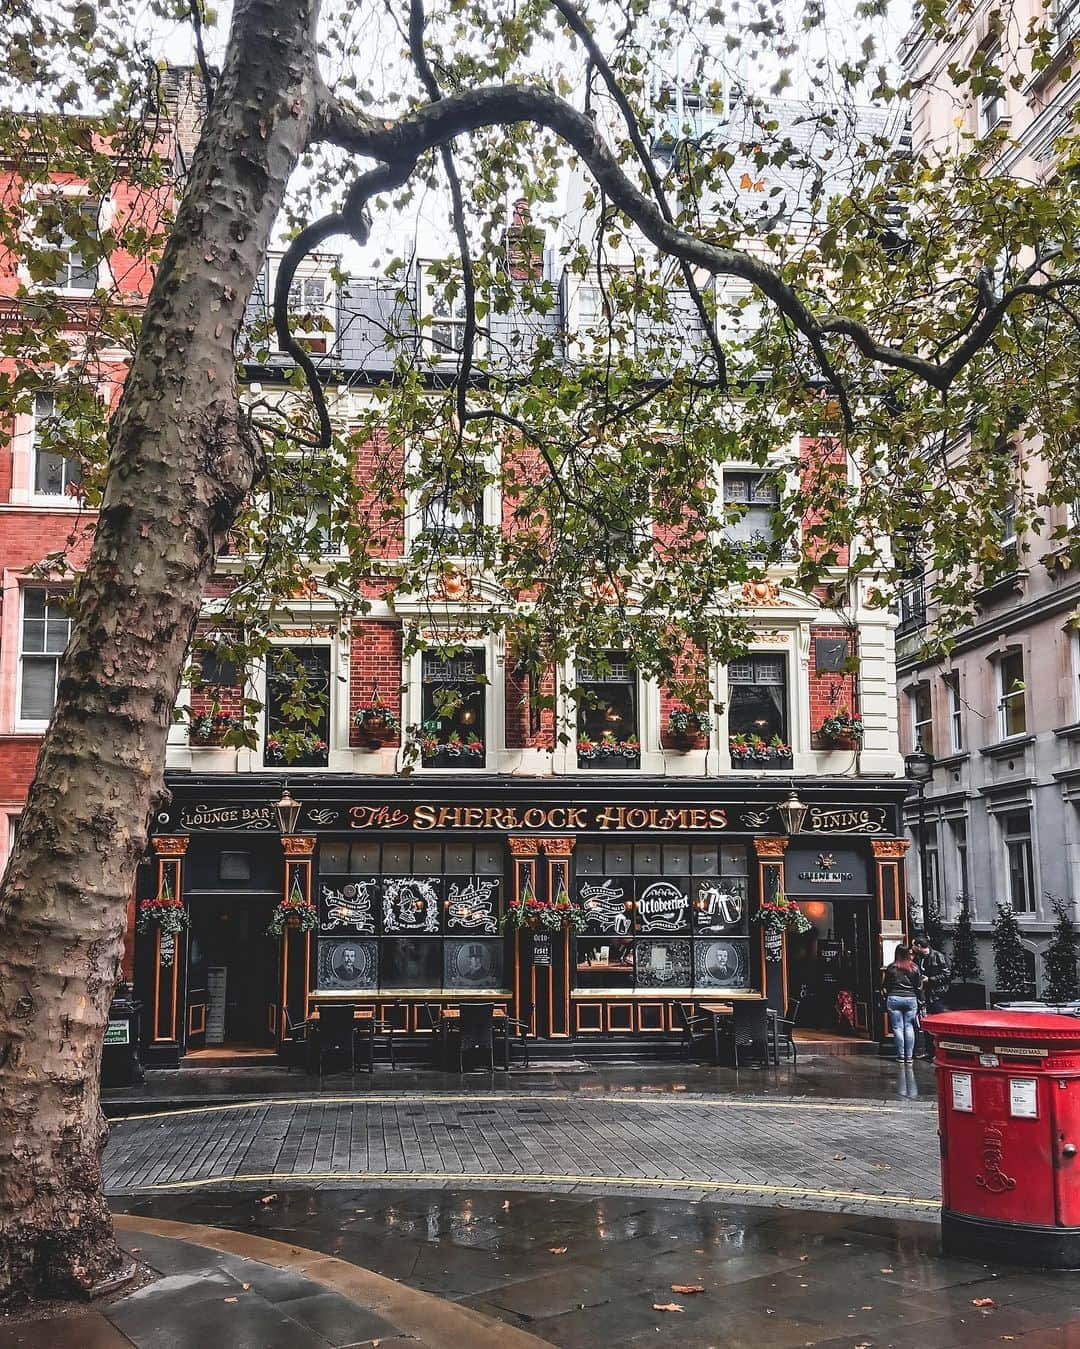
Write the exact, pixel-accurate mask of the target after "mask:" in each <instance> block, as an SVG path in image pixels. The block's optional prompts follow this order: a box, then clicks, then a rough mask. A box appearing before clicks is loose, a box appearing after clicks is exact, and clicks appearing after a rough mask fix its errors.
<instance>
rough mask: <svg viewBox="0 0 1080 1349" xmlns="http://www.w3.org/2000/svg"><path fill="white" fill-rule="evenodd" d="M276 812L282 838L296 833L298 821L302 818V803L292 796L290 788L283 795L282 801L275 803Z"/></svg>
mask: <svg viewBox="0 0 1080 1349" xmlns="http://www.w3.org/2000/svg"><path fill="white" fill-rule="evenodd" d="M274 810H275V811H276V812H277V818H278V828H279V829H280V830H281V836H282V838H285V837H286V835H288V834H291V833H293V832H295V830H296V821H297V820H298V819H299V817H300V802H299V801H297V800H296V799H295V797H293V796H292V794H291V793H290V792H289V789H288V787H286V788H285V790H284V791H283V792H282V793H281V800H280V801H275V802H274Z"/></svg>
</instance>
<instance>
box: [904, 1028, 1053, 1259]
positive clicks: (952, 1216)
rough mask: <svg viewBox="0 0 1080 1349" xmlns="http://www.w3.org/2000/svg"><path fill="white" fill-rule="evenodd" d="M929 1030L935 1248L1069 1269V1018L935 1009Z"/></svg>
mask: <svg viewBox="0 0 1080 1349" xmlns="http://www.w3.org/2000/svg"><path fill="white" fill-rule="evenodd" d="M923 1024H924V1025H925V1027H926V1029H927V1030H928V1031H929V1032H930V1034H931V1035H933V1037H934V1042H935V1055H934V1063H935V1066H936V1068H937V1085H938V1117H939V1121H940V1135H941V1186H942V1212H941V1232H942V1242H943V1245H944V1248H945V1251H946V1253H948V1254H954V1255H973V1256H976V1257H978V1258H979V1259H998V1260H1003V1261H1007V1262H1008V1263H1011V1264H1022V1265H1038V1266H1041V1267H1043V1268H1047V1269H1076V1268H1080V1160H1078V1158H1077V1148H1078V1147H1080V1019H1077V1018H1074V1017H1069V1016H1057V1015H1054V1014H1052V1013H1046V1012H1009V1011H990V1012H943V1013H939V1014H938V1015H936V1016H928V1017H925V1018H924V1019H923Z"/></svg>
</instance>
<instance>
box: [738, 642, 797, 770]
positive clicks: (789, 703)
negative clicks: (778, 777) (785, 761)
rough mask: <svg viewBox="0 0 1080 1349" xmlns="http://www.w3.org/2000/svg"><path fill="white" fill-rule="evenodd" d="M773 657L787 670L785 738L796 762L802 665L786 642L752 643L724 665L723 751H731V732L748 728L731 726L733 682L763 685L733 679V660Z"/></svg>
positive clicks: (785, 682)
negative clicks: (762, 644)
mask: <svg viewBox="0 0 1080 1349" xmlns="http://www.w3.org/2000/svg"><path fill="white" fill-rule="evenodd" d="M770 657H772V658H775V659H778V660H779V661H781V663H782V665H783V671H784V684H783V687H784V723H785V730H786V737H785V740H786V743H787V744H788V745H790V747H791V755H792V762H793V763H794V759H795V755H796V753H797V750H796V720H797V718H796V707H797V704H798V702H799V701H800V699H797V698H796V696H795V695H796V694H797V693H800V692H801V691H800V689H799V687H798V684H797V677H798V668H799V667H798V662H797V661H796V660H795V659H794V656H793V652H792V651H791V650H790V649H789V648H788V647H786V646H766V647H754V646H752V647H750V648H749V649H748V650H747V651H746V653H745V654H744V655H743V656H740V657H737V658H736V660H732V661H729V662H728V663H727V664H726V665H725V666H724V667H723V675H724V685H725V688H726V691H727V692H726V699H725V712H724V721H725V729H726V731H727V737H728V739H727V740H725V742H724V751H725V753H727V752H728V742H729V740H730V737H731V736H732V735H735V734H745V732H736V731H734V729H733V728H732V726H731V720H730V718H731V705H732V685H733V684H735V685H738V684H740V683H744V682H745V683H749V684H750V687H753V688H758V687H762V686H761V685H759V684H757V682H756V681H742V680H734V681H733V680H732V678H731V666H732V665H734V664H736V663H737V661H739V660H743V661H747V660H748V661H754V660H757V659H762V660H764V659H766V658H770ZM762 738H763V739H765V737H762ZM766 743H768V740H767V739H766ZM733 766H735V765H734V763H733ZM751 771H755V770H754V767H753V766H751ZM781 771H783V770H781Z"/></svg>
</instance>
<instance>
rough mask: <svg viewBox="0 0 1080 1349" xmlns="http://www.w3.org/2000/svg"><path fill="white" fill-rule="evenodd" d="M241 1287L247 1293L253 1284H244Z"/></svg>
mask: <svg viewBox="0 0 1080 1349" xmlns="http://www.w3.org/2000/svg"><path fill="white" fill-rule="evenodd" d="M240 1287H241V1288H242V1289H243V1290H244V1292H245V1293H246V1292H247V1290H248V1289H249V1288H250V1287H251V1284H249V1283H242V1284H241V1285H240Z"/></svg>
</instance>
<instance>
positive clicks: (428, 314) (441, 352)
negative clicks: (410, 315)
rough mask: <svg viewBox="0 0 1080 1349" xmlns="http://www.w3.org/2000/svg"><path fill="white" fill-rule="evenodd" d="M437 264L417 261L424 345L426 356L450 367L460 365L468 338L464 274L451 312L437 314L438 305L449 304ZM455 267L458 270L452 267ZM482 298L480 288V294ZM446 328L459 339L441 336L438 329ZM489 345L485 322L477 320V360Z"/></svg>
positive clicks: (419, 312) (459, 279)
mask: <svg viewBox="0 0 1080 1349" xmlns="http://www.w3.org/2000/svg"><path fill="white" fill-rule="evenodd" d="M436 265H441V264H436V263H434V262H433V261H426V262H424V261H421V262H418V263H417V276H416V295H417V310H418V317H419V319H420V331H421V334H422V347H423V351H424V355H425V356H427V357H428V359H429V360H437V361H438V362H439V364H440V365H442V366H445V367H449V366H451V365H456V364H457V361H458V358H459V357H460V355H461V348H462V345H463V344H464V341H465V322H466V315H465V283H464V280H463V279H462V278H461V276H460V275H459V276H458V293H457V295H456V296H455V298H454V299H453V301H450V302H449V303H450V306H451V309H450V312H449V313H447V314H436V312H435V309H436V307H437V306H442V305H445V304H447V303H448V302H447V300H446V296H445V294H444V292H443V287H444V286H445V284H446V283H445V282H444V281H438V280H436V279H435V277H434V276H433V274H432V268H433V267H434V266H436ZM451 270H454V269H453V268H452V267H451ZM476 298H477V300H478V301H479V300H480V299H481V295H480V293H479V291H478V292H477V296H476ZM440 328H445V329H447V330H448V334H447V335H448V336H450V335H451V334H452V335H453V337H454V338H456V339H457V340H450V341H444V340H443V339H442V338H441V337H439V336H438V330H439V329H440ZM486 350H487V346H486V342H485V340H484V334H483V331H482V327H481V324H480V323H479V321H477V324H476V332H475V335H474V337H473V353H472V354H473V359H474V360H475V359H478V358H480V357H483V356H484V355H485V354H486Z"/></svg>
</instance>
